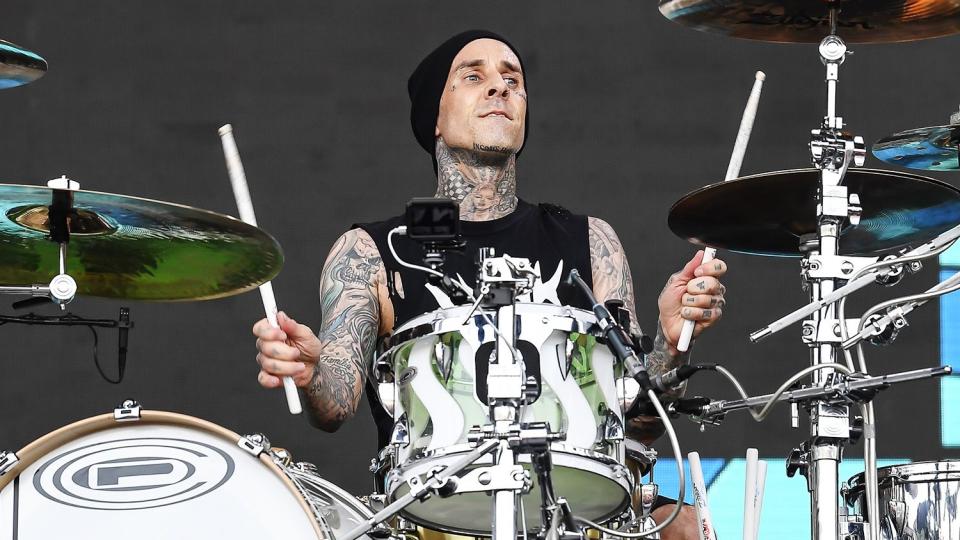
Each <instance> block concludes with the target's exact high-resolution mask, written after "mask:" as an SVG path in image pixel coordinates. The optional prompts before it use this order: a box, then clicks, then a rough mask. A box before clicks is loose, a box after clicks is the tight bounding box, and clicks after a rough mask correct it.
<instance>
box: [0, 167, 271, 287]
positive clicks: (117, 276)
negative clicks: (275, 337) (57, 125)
mask: <svg viewBox="0 0 960 540" xmlns="http://www.w3.org/2000/svg"><path fill="white" fill-rule="evenodd" d="M63 191H64V190H54V189H51V188H47V187H39V186H23V185H10V184H0V284H3V285H29V284H33V283H44V284H45V283H46V282H48V281H49V280H50V279H52V278H53V276H55V275H56V274H57V270H58V264H59V251H58V245H57V244H56V243H54V242H52V241H51V240H49V221H48V219H47V214H48V207H49V206H50V205H51V201H52V196H53V194H54V192H61V193H62V192H63ZM72 194H73V204H72V208H73V209H74V210H73V211H72V212H71V213H70V215H69V218H68V219H69V229H70V237H69V243H68V248H67V264H66V265H67V273H68V274H69V275H70V276H71V277H73V278H74V279H75V280H76V281H77V285H78V293H79V294H83V295H89V296H101V297H107V298H123V299H129V300H159V301H167V300H207V299H212V298H221V297H225V296H230V295H233V294H238V293H242V292H244V291H248V290H250V289H253V288H255V287H257V286H258V285H260V284H261V283H264V282H265V281H267V280H269V279H271V278H273V277H274V276H276V275H277V274H278V273H279V272H280V267H281V266H282V265H283V252H282V251H281V249H280V245H279V244H278V243H277V241H276V240H274V239H273V237H272V236H270V235H269V234H267V233H266V232H264V231H262V230H260V229H258V228H257V227H254V226H252V225H248V224H246V223H244V222H242V221H240V220H238V219H235V218H232V217H230V216H226V215H223V214H217V213H215V212H209V211H206V210H200V209H198V208H191V207H189V206H182V205H179V204H171V203H167V202H161V201H153V200H149V199H141V198H137V197H128V196H124V195H114V194H111V193H98V192H95V191H81V190H77V191H73V192H72Z"/></svg>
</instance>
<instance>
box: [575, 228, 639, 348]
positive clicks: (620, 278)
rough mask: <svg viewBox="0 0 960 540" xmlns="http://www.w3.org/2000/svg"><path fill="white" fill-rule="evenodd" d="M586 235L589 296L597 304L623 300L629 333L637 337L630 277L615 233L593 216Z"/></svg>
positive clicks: (624, 256) (635, 312)
mask: <svg viewBox="0 0 960 540" xmlns="http://www.w3.org/2000/svg"><path fill="white" fill-rule="evenodd" d="M587 233H588V237H589V242H590V264H591V267H592V270H593V294H594V295H595V296H596V297H597V300H599V301H600V302H605V301H607V300H611V299H617V300H623V304H624V307H626V308H627V310H628V311H630V331H631V333H634V334H638V333H639V332H640V326H639V325H638V324H637V308H636V306H635V305H634V297H633V277H632V275H631V274H630V263H629V262H627V256H626V254H625V253H624V252H623V246H622V245H621V244H620V239H619V238H618V237H617V233H616V232H614V230H613V227H611V226H610V225H609V224H608V223H607V222H605V221H603V220H602V219H597V218H593V217H591V218H587Z"/></svg>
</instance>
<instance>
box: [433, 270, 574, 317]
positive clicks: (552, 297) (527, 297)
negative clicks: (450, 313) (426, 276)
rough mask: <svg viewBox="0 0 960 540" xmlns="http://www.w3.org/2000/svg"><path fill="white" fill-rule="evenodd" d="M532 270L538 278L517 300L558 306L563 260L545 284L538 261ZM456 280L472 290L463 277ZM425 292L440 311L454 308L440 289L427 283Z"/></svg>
mask: <svg viewBox="0 0 960 540" xmlns="http://www.w3.org/2000/svg"><path fill="white" fill-rule="evenodd" d="M533 269H534V271H535V272H536V273H537V275H539V276H541V277H538V278H537V280H536V281H534V283H533V290H532V291H530V292H528V293H527V294H523V295H521V296H519V297H518V298H517V300H519V301H520V302H535V303H538V304H539V303H544V302H546V303H550V304H554V305H557V306H559V305H560V298H559V297H558V296H557V289H558V288H559V287H560V277H561V276H562V275H563V259H561V260H560V262H559V263H558V264H557V270H556V271H555V272H554V273H553V276H552V277H551V278H550V279H548V280H547V281H546V282H544V281H543V277H542V276H543V273H542V272H541V271H540V261H537V262H535V263H534V264H533ZM457 279H458V280H459V281H460V283H461V284H463V285H465V286H467V287H468V288H470V289H472V288H473V287H471V286H470V285H469V284H468V283H467V282H466V281H464V279H463V276H461V275H460V274H457ZM426 287H427V290H428V291H430V293H431V294H433V298H434V299H435V300H436V301H437V305H438V306H439V307H440V309H447V308H452V307H454V304H453V301H452V300H450V297H449V296H448V295H447V293H445V292H443V290H441V289H440V287H437V286H436V285H432V284H430V283H427V285H426Z"/></svg>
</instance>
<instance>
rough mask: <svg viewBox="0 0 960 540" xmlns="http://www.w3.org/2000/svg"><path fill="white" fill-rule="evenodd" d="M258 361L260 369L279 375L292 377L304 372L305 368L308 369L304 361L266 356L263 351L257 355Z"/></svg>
mask: <svg viewBox="0 0 960 540" xmlns="http://www.w3.org/2000/svg"><path fill="white" fill-rule="evenodd" d="M257 363H258V364H260V369H262V370H263V371H266V372H267V373H269V374H270V375H276V376H279V377H288V376H289V377H292V376H294V375H299V374H300V373H303V370H305V369H307V366H306V365H305V364H304V363H303V362H290V361H287V360H279V359H277V358H272V357H270V356H266V355H265V354H263V353H260V354H258V355H257Z"/></svg>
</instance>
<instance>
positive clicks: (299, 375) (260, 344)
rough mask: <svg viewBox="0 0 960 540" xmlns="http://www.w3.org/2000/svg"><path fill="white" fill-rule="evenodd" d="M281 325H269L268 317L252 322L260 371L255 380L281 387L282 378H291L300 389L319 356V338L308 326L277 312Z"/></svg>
mask: <svg viewBox="0 0 960 540" xmlns="http://www.w3.org/2000/svg"><path fill="white" fill-rule="evenodd" d="M277 323H279V324H280V328H274V327H272V326H270V322H269V321H267V319H260V320H259V321H257V322H256V324H254V325H253V335H254V336H256V337H257V351H258V354H257V363H258V364H260V373H258V374H257V382H259V383H260V386H263V387H264V388H279V387H280V386H283V383H282V382H281V380H280V378H281V377H293V381H294V382H295V383H296V384H297V386H298V387H300V388H306V387H307V385H309V384H310V379H311V378H312V376H313V369H314V366H316V364H317V358H319V356H320V349H321V343H320V339H319V338H317V336H316V335H314V333H313V330H311V329H310V327H309V326H307V325H304V324H300V323H298V322H297V321H295V320H293V319H291V318H290V317H288V316H287V314H286V313H284V312H282V311H281V312H280V313H278V314H277Z"/></svg>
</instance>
